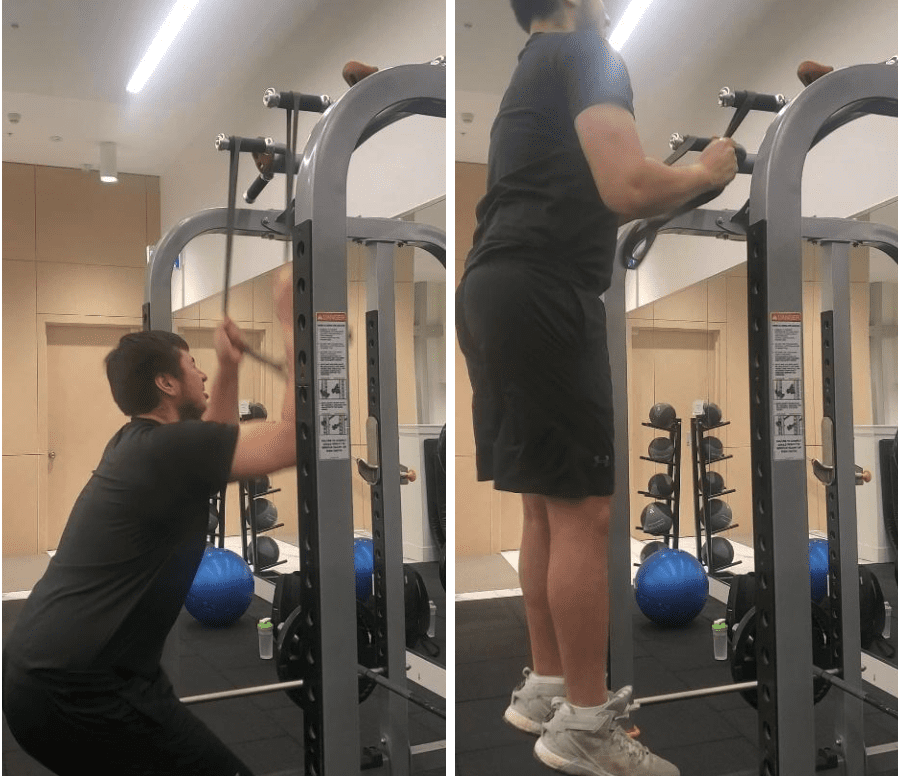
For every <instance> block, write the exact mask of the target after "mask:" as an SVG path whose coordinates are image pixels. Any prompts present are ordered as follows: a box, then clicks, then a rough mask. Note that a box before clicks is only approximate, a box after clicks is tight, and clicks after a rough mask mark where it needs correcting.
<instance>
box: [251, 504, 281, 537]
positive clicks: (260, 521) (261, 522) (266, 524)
mask: <svg viewBox="0 0 898 776" xmlns="http://www.w3.org/2000/svg"><path fill="white" fill-rule="evenodd" d="M250 509H251V512H248V513H247V518H250V517H251V516H252V512H255V519H256V520H255V521H256V530H257V531H267V530H268V529H269V528H273V527H274V525H275V523H277V521H278V508H277V507H276V506H275V505H274V504H272V503H271V501H269V500H268V499H267V498H256V499H253V504H252V507H251V508H250Z"/></svg>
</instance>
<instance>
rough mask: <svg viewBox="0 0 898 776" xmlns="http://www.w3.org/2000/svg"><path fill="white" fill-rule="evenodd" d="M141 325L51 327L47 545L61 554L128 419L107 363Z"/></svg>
mask: <svg viewBox="0 0 898 776" xmlns="http://www.w3.org/2000/svg"><path fill="white" fill-rule="evenodd" d="M137 330H139V327H136V326H115V325H85V324H58V323H48V324H47V372H46V374H47V442H48V447H47V450H48V460H47V546H46V547H45V548H44V549H55V548H56V547H57V545H58V543H59V537H60V536H61V535H62V531H63V529H64V528H65V524H66V522H67V521H68V519H69V513H70V512H71V509H72V505H73V504H74V503H75V500H76V499H77V497H78V494H79V493H80V492H81V489H82V488H83V487H84V485H85V484H86V483H87V481H88V479H89V478H90V476H91V473H92V472H93V470H94V468H95V467H96V465H97V463H99V460H100V456H101V455H102V454H103V449H104V448H105V447H106V443H107V442H108V441H109V439H110V437H112V435H113V434H115V432H116V431H118V429H119V428H121V427H122V426H123V425H124V424H125V423H127V422H128V418H127V417H125V416H124V415H123V414H122V412H121V410H119V408H118V407H117V406H116V405H115V402H114V401H113V400H112V393H111V391H110V389H109V381H108V380H107V379H106V369H105V367H104V364H103V359H104V358H105V357H106V354H107V353H109V351H110V350H112V349H113V348H114V347H115V346H116V345H117V344H118V341H119V339H120V338H121V337H122V336H123V335H125V334H127V333H129V332H132V331H137Z"/></svg>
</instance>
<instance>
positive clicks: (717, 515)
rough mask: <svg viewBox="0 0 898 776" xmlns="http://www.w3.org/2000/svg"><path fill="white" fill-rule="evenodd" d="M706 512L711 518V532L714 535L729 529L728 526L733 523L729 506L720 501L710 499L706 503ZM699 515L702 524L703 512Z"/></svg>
mask: <svg viewBox="0 0 898 776" xmlns="http://www.w3.org/2000/svg"><path fill="white" fill-rule="evenodd" d="M708 511H709V512H710V517H711V530H712V531H714V532H715V533H716V532H717V531H723V530H724V529H725V528H729V527H730V524H731V523H732V522H733V510H732V509H730V505H729V504H727V503H726V501H723V500H722V499H719V498H712V499H711V500H710V501H709V502H708ZM699 514H700V517H701V518H702V521H703V522H704V510H702V511H701V512H700V513H699Z"/></svg>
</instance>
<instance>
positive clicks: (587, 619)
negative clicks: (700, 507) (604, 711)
mask: <svg viewBox="0 0 898 776" xmlns="http://www.w3.org/2000/svg"><path fill="white" fill-rule="evenodd" d="M545 505H546V513H547V516H548V530H549V535H550V537H551V538H550V541H549V545H548V546H549V561H548V577H547V585H546V594H547V600H548V606H549V611H550V613H551V621H552V624H553V626H554V635H555V638H556V640H557V645H558V652H559V655H560V658H561V665H562V668H563V675H564V679H565V683H566V685H567V699H568V701H569V702H570V703H572V704H574V705H575V706H585V707H589V706H599V705H601V704H603V703H605V702H606V700H607V696H608V693H607V689H606V670H607V663H608V627H609V626H608V619H609V597H608V532H609V525H610V521H611V497H610V496H590V497H588V498H585V499H582V500H579V501H570V500H566V499H557V498H547V499H545ZM522 557H523V552H522ZM522 584H523V583H522ZM525 595H526V593H525ZM528 616H529V608H528ZM531 640H532V637H531ZM534 657H535V656H534Z"/></svg>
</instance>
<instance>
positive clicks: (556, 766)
mask: <svg viewBox="0 0 898 776" xmlns="http://www.w3.org/2000/svg"><path fill="white" fill-rule="evenodd" d="M533 755H534V756H535V757H536V759H537V760H539V761H540V762H541V763H542V764H543V765H546V766H548V767H549V768H552V769H553V770H556V771H561V772H562V773H569V774H574V776H614V774H613V773H609V772H608V771H606V770H605V769H604V768H594V767H590V766H588V765H584V764H582V762H577V761H575V760H568V759H567V758H565V757H562V756H561V755H557V754H555V752H553V751H551V750H550V749H549V748H548V747H547V746H546V745H545V744H544V743H543V740H542V738H539V739H537V742H536V745H535V746H534V747H533Z"/></svg>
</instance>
